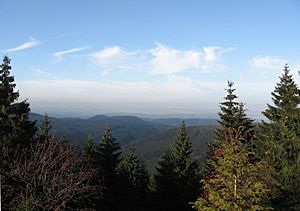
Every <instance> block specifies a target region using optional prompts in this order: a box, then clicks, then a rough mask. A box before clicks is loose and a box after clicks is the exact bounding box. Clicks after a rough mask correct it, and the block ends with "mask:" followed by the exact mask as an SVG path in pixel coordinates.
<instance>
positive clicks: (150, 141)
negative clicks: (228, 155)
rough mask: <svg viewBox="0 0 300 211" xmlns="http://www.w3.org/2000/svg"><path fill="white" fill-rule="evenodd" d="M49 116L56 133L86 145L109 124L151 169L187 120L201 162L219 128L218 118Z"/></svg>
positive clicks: (95, 139)
mask: <svg viewBox="0 0 300 211" xmlns="http://www.w3.org/2000/svg"><path fill="white" fill-rule="evenodd" d="M30 118H31V119H32V120H36V121H37V125H38V126H39V125H40V122H41V120H42V119H43V116H42V115H39V114H36V113H31V115H30ZM49 119H50V121H51V124H52V131H53V133H54V134H55V135H56V136H58V137H61V138H66V139H67V140H70V141H71V142H72V143H74V144H75V145H77V146H79V147H82V146H83V145H84V143H85V141H86V139H87V137H88V136H89V135H91V136H92V137H93V138H94V141H95V142H98V141H99V140H100V138H101V136H102V134H103V131H104V129H105V128H107V127H109V128H110V129H111V131H112V134H113V136H114V137H115V138H116V139H117V141H118V142H119V143H120V145H121V147H122V148H123V149H126V148H127V146H128V145H129V144H131V143H133V144H135V146H136V149H137V153H138V155H139V156H140V157H141V158H142V159H143V160H144V161H145V162H146V165H147V166H148V168H149V170H150V171H152V170H153V169H154V165H155V163H156V162H157V160H158V159H159V158H160V157H161V155H162V154H163V153H164V152H165V151H166V150H167V148H168V147H169V146H170V145H171V143H172V142H174V140H175V137H176V133H177V130H178V126H179V125H180V124H181V123H182V121H183V120H184V121H185V122H186V123H187V125H192V126H189V127H188V128H187V129H188V135H189V136H190V139H191V141H192V142H193V149H194V154H195V156H196V157H197V158H198V160H199V161H201V163H203V161H204V159H205V155H206V153H205V152H206V148H207V143H208V142H210V141H211V140H212V139H213V131H214V130H215V128H216V120H214V119H179V118H161V119H141V118H138V117H135V116H112V117H109V116H105V115H96V116H93V117H91V118H88V119H81V118H53V117H49ZM213 123H215V124H213ZM197 124H198V125H197ZM201 124H202V125H201Z"/></svg>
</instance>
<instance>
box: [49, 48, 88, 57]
mask: <svg viewBox="0 0 300 211" xmlns="http://www.w3.org/2000/svg"><path fill="white" fill-rule="evenodd" d="M87 49H88V47H80V48H71V49H68V50H64V51H57V52H54V53H53V56H54V57H56V58H57V59H58V60H62V59H63V57H64V56H66V55H68V54H72V53H76V52H80V51H84V50H87Z"/></svg>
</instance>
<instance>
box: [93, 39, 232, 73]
mask: <svg viewBox="0 0 300 211" xmlns="http://www.w3.org/2000/svg"><path fill="white" fill-rule="evenodd" d="M230 49H231V48H230ZM230 49H229V48H228V49H227V48H222V47H217V46H208V47H203V50H197V49H189V50H180V49H176V48H172V47H169V46H166V45H163V44H161V43H157V44H156V46H155V48H152V49H145V50H139V51H127V50H124V49H122V48H121V47H119V46H113V47H108V48H105V49H103V50H101V51H99V52H96V53H94V54H93V59H94V60H95V61H96V63H97V64H98V65H99V67H100V68H101V70H102V72H104V73H106V74H108V73H111V72H113V71H128V70H129V71H143V72H146V73H149V74H155V75H170V74H176V73H181V72H185V71H195V70H196V71H197V70H207V69H216V70H218V69H220V68H223V67H224V65H223V64H222V57H223V55H224V54H225V53H227V52H228V51H229V50H230Z"/></svg>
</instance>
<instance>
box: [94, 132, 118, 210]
mask: <svg viewBox="0 0 300 211" xmlns="http://www.w3.org/2000/svg"><path fill="white" fill-rule="evenodd" d="M120 155H121V148H120V145H119V143H117V142H116V139H115V138H113V137H112V134H111V132H110V130H109V129H108V128H107V129H105V131H104V135H103V136H102V138H101V140H100V142H99V144H98V145H97V146H96V149H95V159H96V165H97V169H98V175H99V176H100V177H101V180H102V182H103V185H104V190H103V198H102V199H100V201H99V203H98V209H100V208H101V209H103V210H119V209H120V207H119V202H118V192H119V190H118V189H119V186H120V184H119V176H118V174H117V167H118V165H119V163H120Z"/></svg>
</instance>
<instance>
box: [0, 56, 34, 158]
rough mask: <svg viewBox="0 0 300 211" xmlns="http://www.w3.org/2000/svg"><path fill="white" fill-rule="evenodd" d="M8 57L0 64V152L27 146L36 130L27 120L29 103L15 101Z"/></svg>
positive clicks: (3, 152)
mask: <svg viewBox="0 0 300 211" xmlns="http://www.w3.org/2000/svg"><path fill="white" fill-rule="evenodd" d="M10 71H11V66H10V59H9V58H8V57H7V56H5V57H4V58H3V63H2V64H1V65H0V139H1V154H2V155H3V154H7V153H10V152H9V151H11V150H12V149H16V147H17V146H19V147H29V145H30V143H31V142H32V140H33V137H34V134H35V132H36V130H37V129H36V126H35V122H31V121H30V120H29V112H30V108H29V104H28V103H27V102H26V101H22V102H17V100H18V98H19V92H18V91H15V86H16V84H15V83H14V77H13V76H11V75H10Z"/></svg>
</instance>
